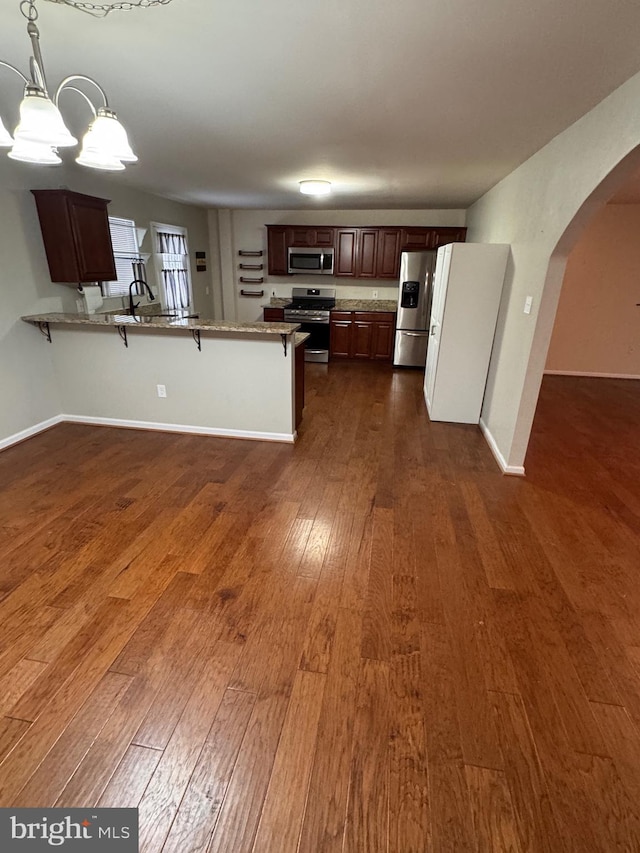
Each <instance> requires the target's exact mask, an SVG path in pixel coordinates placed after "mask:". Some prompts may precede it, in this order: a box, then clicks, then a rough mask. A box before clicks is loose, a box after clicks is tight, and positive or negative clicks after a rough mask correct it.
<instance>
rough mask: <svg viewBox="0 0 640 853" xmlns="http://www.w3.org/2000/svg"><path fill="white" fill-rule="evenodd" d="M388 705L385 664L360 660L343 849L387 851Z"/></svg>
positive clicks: (349, 850)
mask: <svg viewBox="0 0 640 853" xmlns="http://www.w3.org/2000/svg"><path fill="white" fill-rule="evenodd" d="M389 705H390V703H389V664H388V663H385V662H383V661H379V660H369V659H366V658H365V659H363V661H362V665H361V667H360V678H359V684H358V699H357V705H356V712H355V715H356V716H355V724H354V733H353V741H354V749H353V753H352V758H351V778H350V784H349V803H348V807H347V821H346V825H345V832H344V847H343V850H344V851H345V853H347V851H348V853H356V851H359V850H369V851H371V853H381V851H386V850H387V849H388V826H389ZM365 743H366V747H365V746H364V744H365Z"/></svg>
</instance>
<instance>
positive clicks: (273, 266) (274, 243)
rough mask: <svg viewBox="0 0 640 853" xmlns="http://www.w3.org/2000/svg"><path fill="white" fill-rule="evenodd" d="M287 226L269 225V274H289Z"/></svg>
mask: <svg viewBox="0 0 640 853" xmlns="http://www.w3.org/2000/svg"><path fill="white" fill-rule="evenodd" d="M287 246H288V244H287V226H286V225H267V263H268V265H269V275H287V272H288V269H289V265H288V263H287Z"/></svg>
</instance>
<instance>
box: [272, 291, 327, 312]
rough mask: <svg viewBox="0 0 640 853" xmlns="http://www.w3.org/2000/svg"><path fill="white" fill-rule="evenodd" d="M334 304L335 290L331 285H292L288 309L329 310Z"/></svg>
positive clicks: (286, 308) (286, 306)
mask: <svg viewBox="0 0 640 853" xmlns="http://www.w3.org/2000/svg"><path fill="white" fill-rule="evenodd" d="M335 305H336V291H335V289H334V288H332V287H294V288H293V290H292V291H291V302H290V303H289V304H288V305H285V306H284V307H285V310H289V311H330V310H331V309H332V308H335Z"/></svg>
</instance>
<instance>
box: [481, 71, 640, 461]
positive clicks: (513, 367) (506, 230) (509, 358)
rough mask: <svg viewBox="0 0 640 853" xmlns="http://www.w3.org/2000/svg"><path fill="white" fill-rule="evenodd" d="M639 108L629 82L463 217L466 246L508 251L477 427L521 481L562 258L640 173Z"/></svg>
mask: <svg viewBox="0 0 640 853" xmlns="http://www.w3.org/2000/svg"><path fill="white" fill-rule="evenodd" d="M639 103H640V74H636V75H635V76H634V77H632V78H631V79H630V80H628V81H627V82H626V83H625V84H623V85H622V86H621V87H619V88H618V89H616V91H615V92H613V93H612V94H611V95H609V96H608V97H607V98H605V100H604V101H602V102H601V103H599V104H598V105H597V106H595V107H594V108H593V109H592V110H591V111H590V112H589V113H587V114H586V115H584V116H583V117H582V118H581V119H579V120H578V121H577V122H575V123H574V124H573V125H571V126H570V127H569V128H567V129H566V130H565V131H564V132H563V133H561V134H560V135H559V136H557V137H555V138H554V139H552V140H551V141H550V142H549V143H548V144H547V145H546V146H545V147H544V148H542V149H540V151H538V152H536V154H534V155H533V156H532V157H530V158H529V160H527V161H526V162H525V163H523V164H522V165H521V166H519V167H518V168H517V169H515V171H513V172H512V173H511V174H510V175H508V176H507V177H506V178H504V179H503V180H502V181H501V182H500V183H499V184H497V185H496V186H495V187H493V189H491V190H490V191H489V192H488V193H486V194H485V195H484V196H483V197H482V198H481V199H479V200H478V201H477V202H476V203H475V204H474V205H473V206H472V207H471V208H470V209H469V211H468V218H467V224H468V227H469V231H468V240H469V241H470V242H486V243H508V244H509V245H510V247H511V255H510V262H509V265H508V268H507V275H506V278H505V287H504V291H503V299H502V303H501V306H500V315H499V317H498V325H497V329H496V337H495V341H494V348H493V354H492V359H491V365H490V368H489V376H488V381H487V388H486V393H485V400H484V405H483V410H482V419H481V427H482V429H483V432H484V434H485V436H486V438H487V441H488V443H489V445H490V446H491V448H492V450H493V452H494V455H495V457H496V459H497V461H498V463H499V465H500V466H501V468H502V470H503V471H505V472H506V473H511V474H524V458H525V454H526V450H527V446H528V443H529V436H530V433H531V427H532V423H533V417H534V414H535V409H536V404H537V400H538V394H539V390H540V384H541V381H542V376H543V372H544V366H545V361H546V355H547V350H548V346H549V341H550V337H551V330H552V328H553V322H554V318H555V312H556V307H557V302H558V297H559V294H560V288H561V285H562V279H563V275H564V268H565V263H566V258H567V255H568V253H569V250H570V249H571V247H572V246H573V244H574V242H575V240H576V238H577V235H578V234H579V233H580V232H581V230H582V228H583V227H584V224H585V223H586V221H587V220H588V219H589V217H590V216H591V214H592V212H593V211H594V210H596V209H597V208H598V207H599V206H600V205H603V204H604V202H605V201H606V199H607V198H609V197H610V196H611V195H612V194H613V193H614V191H615V190H616V188H617V187H618V186H619V185H621V184H622V183H623V182H624V181H625V180H626V179H627V178H628V177H630V175H631V174H632V173H633V172H634V171H635V170H636V169H637V168H638V166H640V147H639V146H640V109H639V108H638V104H639ZM528 298H531V299H532V302H533V311H532V312H531V313H530V314H527V313H525V312H524V305H525V301H526V300H528Z"/></svg>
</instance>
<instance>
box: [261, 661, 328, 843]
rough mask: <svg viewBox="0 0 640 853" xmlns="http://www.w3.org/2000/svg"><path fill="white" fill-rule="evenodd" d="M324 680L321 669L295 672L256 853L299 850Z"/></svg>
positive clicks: (263, 811)
mask: <svg viewBox="0 0 640 853" xmlns="http://www.w3.org/2000/svg"><path fill="white" fill-rule="evenodd" d="M325 681H326V679H325V676H324V675H323V674H322V673H318V672H304V671H300V672H298V674H297V675H296V678H295V681H294V683H293V689H292V691H291V699H290V702H289V707H288V709H287V716H286V717H285V720H284V723H283V726H282V734H281V736H280V743H279V744H278V751H277V752H276V758H275V762H274V765H273V770H272V772H271V779H270V781H269V788H268V790H267V795H266V797H265V800H264V805H263V807H262V815H261V817H260V823H259V824H258V830H257V832H256V837H255V840H254V843H253V850H254V851H255V853H259V851H262V850H274V849H277V850H279V851H281V853H296V851H297V849H298V839H299V835H300V827H301V825H302V818H303V815H304V809H305V805H306V800H307V789H308V785H309V777H310V773H311V766H312V763H313V755H314V750H315V744H316V736H317V731H318V721H319V717H320V710H321V708H322V696H323V692H324V687H325Z"/></svg>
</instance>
